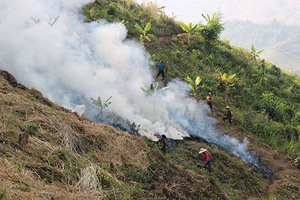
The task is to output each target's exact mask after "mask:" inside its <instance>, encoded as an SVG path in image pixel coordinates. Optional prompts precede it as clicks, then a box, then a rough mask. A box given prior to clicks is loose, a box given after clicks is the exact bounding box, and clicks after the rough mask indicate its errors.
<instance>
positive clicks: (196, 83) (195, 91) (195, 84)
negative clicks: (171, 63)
mask: <svg viewBox="0 0 300 200" xmlns="http://www.w3.org/2000/svg"><path fill="white" fill-rule="evenodd" d="M185 80H186V81H187V82H188V83H189V86H190V89H191V91H192V92H193V95H194V97H195V98H196V100H198V99H199V97H198V90H199V88H200V82H201V78H200V76H197V77H196V78H195V80H193V79H191V78H190V77H189V76H187V77H186V78H185Z"/></svg>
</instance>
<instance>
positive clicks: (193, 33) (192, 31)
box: [177, 22, 200, 45]
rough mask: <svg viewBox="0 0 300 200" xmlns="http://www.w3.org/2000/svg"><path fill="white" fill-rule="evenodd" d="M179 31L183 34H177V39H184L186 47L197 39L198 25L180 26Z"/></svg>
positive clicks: (198, 35)
mask: <svg viewBox="0 0 300 200" xmlns="http://www.w3.org/2000/svg"><path fill="white" fill-rule="evenodd" d="M180 27H181V29H182V30H183V31H184V32H185V33H181V34H178V35H177V36H178V37H186V39H187V43H188V45H191V40H192V39H193V38H199V37H200V34H199V25H198V24H193V23H191V22H190V23H188V24H184V23H182V24H180Z"/></svg>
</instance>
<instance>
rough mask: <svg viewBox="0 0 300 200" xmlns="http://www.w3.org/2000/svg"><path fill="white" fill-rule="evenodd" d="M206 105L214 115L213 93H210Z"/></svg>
mask: <svg viewBox="0 0 300 200" xmlns="http://www.w3.org/2000/svg"><path fill="white" fill-rule="evenodd" d="M206 103H207V104H208V105H209V107H210V110H211V113H212V114H214V110H213V107H212V96H211V92H209V93H208V94H207V96H206Z"/></svg>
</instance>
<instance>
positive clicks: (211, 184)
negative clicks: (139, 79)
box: [0, 71, 300, 199]
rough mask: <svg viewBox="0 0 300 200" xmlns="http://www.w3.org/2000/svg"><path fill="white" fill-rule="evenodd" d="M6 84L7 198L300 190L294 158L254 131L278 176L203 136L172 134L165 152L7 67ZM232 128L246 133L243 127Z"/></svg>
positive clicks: (247, 195)
mask: <svg viewBox="0 0 300 200" xmlns="http://www.w3.org/2000/svg"><path fill="white" fill-rule="evenodd" d="M0 86H1V87H0V95H1V113H0V115H1V135H0V140H1V144H0V168H1V173H0V180H1V182H0V189H1V192H2V193H1V194H2V195H4V196H6V199H87V198H89V199H241V198H243V199H257V198H258V199H261V198H263V197H267V196H273V197H280V198H281V199H291V198H295V199H297V198H299V197H300V191H299V188H300V180H299V175H300V173H299V170H297V169H295V168H294V167H293V166H292V164H291V163H292V161H291V160H286V158H285V157H284V156H282V155H278V154H277V153H274V152H272V151H271V150H269V149H268V147H266V146H263V145H261V143H260V141H258V140H257V139H255V138H252V137H249V136H248V135H247V137H248V138H249V140H250V144H251V146H250V148H251V149H252V150H255V151H256V152H257V154H258V156H259V158H260V162H261V164H263V165H265V166H266V167H267V168H269V169H270V170H272V172H273V174H272V176H271V177H270V176H269V177H267V176H265V178H263V176H264V174H261V173H256V172H254V169H253V167H251V166H249V165H247V164H246V163H244V162H243V161H242V160H240V159H238V158H237V157H235V156H233V155H229V154H227V153H226V152H224V151H222V150H221V149H219V148H218V147H216V146H214V145H213V144H207V143H205V142H203V141H201V140H186V141H168V145H169V146H171V144H173V146H172V147H170V148H169V149H168V153H167V154H166V155H162V154H161V153H160V152H159V151H157V150H156V148H155V146H153V144H152V143H151V142H150V143H149V142H147V140H144V139H142V138H140V137H137V136H134V135H130V134H128V133H127V132H122V131H120V130H118V129H116V128H113V127H111V126H108V125H104V124H95V123H93V122H91V121H90V120H89V119H87V118H85V117H84V116H83V117H79V116H77V115H76V114H75V113H71V112H69V111H68V110H65V109H64V108H61V107H59V106H57V105H56V104H54V103H52V102H50V101H49V100H47V99H46V98H44V97H43V96H42V94H41V93H40V92H38V91H37V90H35V89H28V88H26V87H24V86H23V85H21V84H19V83H18V82H17V81H16V80H15V78H14V77H13V76H12V75H10V74H9V73H7V72H5V71H1V76H0ZM220 116H221V113H220V112H217V113H216V117H217V118H218V117H220ZM220 125H222V124H220ZM221 127H223V125H222V126H220V128H221ZM224 128H225V129H224V131H225V132H227V133H230V134H233V135H234V136H235V137H237V138H240V139H242V138H243V137H245V133H242V132H241V131H240V130H239V129H237V127H236V126H232V127H228V126H225V127H224ZM21 133H25V134H28V135H29V140H28V143H27V142H26V141H23V140H21V141H19V137H20V134H21ZM200 147H205V148H208V149H209V151H210V152H211V154H212V157H213V161H214V162H213V173H211V174H209V173H207V172H206V171H205V170H203V169H201V163H202V162H201V161H200V160H199V158H197V152H198V149H199V148H200Z"/></svg>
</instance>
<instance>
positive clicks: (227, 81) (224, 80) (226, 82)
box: [218, 73, 238, 104]
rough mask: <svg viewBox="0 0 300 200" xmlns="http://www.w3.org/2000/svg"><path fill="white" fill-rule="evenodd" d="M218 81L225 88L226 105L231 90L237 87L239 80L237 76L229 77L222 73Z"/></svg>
mask: <svg viewBox="0 0 300 200" xmlns="http://www.w3.org/2000/svg"><path fill="white" fill-rule="evenodd" d="M218 80H219V81H220V82H221V84H222V85H223V86H224V87H225V92H224V103H225V104H226V102H227V98H228V94H229V90H230V88H232V87H233V86H234V85H235V83H237V82H238V79H237V78H236V74H232V75H227V73H224V74H222V73H221V74H220V76H219V77H218Z"/></svg>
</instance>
